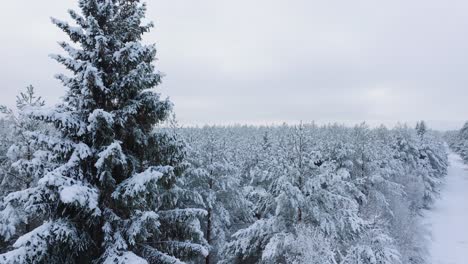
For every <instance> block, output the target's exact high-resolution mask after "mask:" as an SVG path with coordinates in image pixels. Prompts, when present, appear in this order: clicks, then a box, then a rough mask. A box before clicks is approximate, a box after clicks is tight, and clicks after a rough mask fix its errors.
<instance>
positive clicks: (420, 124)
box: [416, 121, 427, 137]
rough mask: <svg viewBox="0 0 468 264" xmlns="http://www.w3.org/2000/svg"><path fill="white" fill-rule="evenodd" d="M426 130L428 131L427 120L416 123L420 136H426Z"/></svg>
mask: <svg viewBox="0 0 468 264" xmlns="http://www.w3.org/2000/svg"><path fill="white" fill-rule="evenodd" d="M426 132H427V126H426V122H424V121H420V122H418V123H417V124H416V133H417V134H418V136H420V137H424V135H425V134H426Z"/></svg>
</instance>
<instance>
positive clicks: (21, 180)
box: [0, 86, 52, 241]
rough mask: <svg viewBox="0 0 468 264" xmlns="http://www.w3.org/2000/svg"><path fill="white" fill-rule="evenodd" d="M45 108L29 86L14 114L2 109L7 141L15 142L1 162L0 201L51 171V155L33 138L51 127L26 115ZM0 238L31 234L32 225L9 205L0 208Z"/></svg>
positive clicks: (22, 212)
mask: <svg viewBox="0 0 468 264" xmlns="http://www.w3.org/2000/svg"><path fill="white" fill-rule="evenodd" d="M43 106H44V100H42V98H41V97H36V95H35V92H34V88H33V87H32V86H29V87H27V88H26V92H21V93H20V95H19V96H17V100H16V112H17V113H16V114H15V112H14V111H13V110H11V109H8V108H7V107H3V111H2V112H3V113H4V114H6V115H7V118H8V120H10V123H11V130H12V131H11V134H10V138H9V141H11V142H14V143H11V145H10V146H9V147H8V151H7V152H6V158H5V161H4V162H3V163H2V167H1V169H2V171H3V177H2V178H1V181H0V198H1V199H3V198H4V197H3V196H4V195H3V194H6V193H10V192H15V191H21V190H24V189H28V188H31V187H33V186H36V184H37V181H38V180H39V179H40V178H41V177H42V176H43V175H44V174H45V173H46V172H47V171H49V169H50V168H51V166H52V165H51V160H52V157H51V153H50V152H48V151H43V150H41V142H40V141H39V140H38V138H37V137H36V135H37V134H38V133H44V135H47V134H49V133H51V132H52V130H51V129H50V127H48V126H46V125H45V124H43V123H42V122H40V121H37V120H34V119H31V118H30V117H29V116H27V115H26V114H25V113H26V112H27V111H28V110H29V109H31V108H40V107H43ZM0 209H1V210H0V237H1V238H3V240H6V241H8V240H10V239H12V238H13V237H15V235H16V233H17V232H18V230H17V229H19V230H21V231H23V232H24V231H26V232H28V231H31V230H30V228H31V223H30V221H27V219H26V217H25V215H24V214H25V212H24V211H23V210H20V209H19V208H14V207H12V206H8V205H6V206H0Z"/></svg>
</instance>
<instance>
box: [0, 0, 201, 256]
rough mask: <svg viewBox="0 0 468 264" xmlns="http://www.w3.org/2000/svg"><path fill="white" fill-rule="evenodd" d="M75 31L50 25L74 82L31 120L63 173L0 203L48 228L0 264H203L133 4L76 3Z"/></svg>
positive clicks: (179, 153)
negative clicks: (50, 127)
mask: <svg viewBox="0 0 468 264" xmlns="http://www.w3.org/2000/svg"><path fill="white" fill-rule="evenodd" d="M79 7H80V9H81V12H80V13H79V12H75V11H69V13H70V15H71V17H72V18H73V20H74V21H75V23H76V25H71V24H69V23H67V22H64V21H61V20H58V19H52V21H53V23H55V24H56V25H57V26H58V27H59V28H61V29H62V30H63V31H64V32H65V33H67V34H68V36H69V37H70V39H71V40H72V42H73V44H70V43H66V42H61V43H60V46H61V47H63V49H64V50H65V51H66V52H67V53H68V56H63V55H54V56H52V57H53V58H54V59H55V60H57V61H58V62H60V63H61V64H63V65H64V66H65V67H66V68H67V69H68V70H70V71H71V72H72V73H73V75H72V76H71V77H67V76H65V75H58V76H57V78H58V79H59V80H60V81H61V82H62V83H63V84H64V86H66V87H67V88H68V89H67V92H66V95H65V97H64V101H63V103H61V104H60V105H58V106H56V107H55V108H53V109H50V110H31V111H30V113H29V114H30V116H31V117H33V118H35V119H38V120H43V121H46V122H48V123H52V124H54V125H55V127H56V128H57V129H58V130H59V131H60V136H57V137H54V138H53V137H50V138H48V139H47V141H48V142H49V144H48V145H49V146H48V148H49V149H50V150H53V151H54V155H55V156H56V157H57V159H58V161H59V163H60V166H58V167H57V168H56V169H54V170H53V171H51V172H49V173H47V174H46V175H45V176H44V177H43V178H41V179H40V180H39V182H38V185H37V186H36V187H33V188H28V189H26V190H23V191H18V192H13V193H10V194H9V195H8V196H7V197H6V198H5V203H6V204H9V205H12V206H18V207H22V209H23V210H24V211H25V212H26V213H27V217H29V218H32V217H35V216H36V215H42V216H43V218H44V219H46V221H45V222H44V223H43V224H41V225H39V226H38V227H37V228H35V229H34V230H33V231H31V232H29V233H27V234H24V235H23V236H22V237H20V238H19V239H18V240H17V241H16V243H15V244H14V245H13V246H14V248H15V249H14V250H12V251H10V252H7V253H5V254H3V255H0V262H2V263H46V262H47V263H105V264H108V263H122V264H123V263H183V261H190V260H192V259H194V258H197V257H200V256H206V255H207V254H208V253H207V249H206V247H205V244H206V241H205V240H204V238H203V232H202V231H201V230H200V222H199V220H198V219H199V217H202V216H204V215H205V214H206V212H205V211H204V210H200V209H195V208H193V207H195V204H194V202H193V200H192V198H193V197H192V196H193V195H192V194H191V193H190V192H188V191H186V190H184V189H183V188H180V187H178V186H179V182H180V181H179V175H181V173H182V171H183V169H184V167H183V166H182V164H183V163H182V162H181V161H182V159H183V156H184V153H183V150H182V149H181V148H180V147H179V146H178V144H177V143H176V142H174V140H173V138H172V137H171V136H168V135H165V134H162V133H155V132H154V130H153V128H154V126H155V125H157V124H158V123H160V122H161V121H163V120H165V119H166V118H167V117H168V115H169V113H170V111H171V107H172V104H171V103H170V102H169V101H168V100H162V99H160V95H159V94H158V93H156V92H155V91H153V90H152V88H154V87H155V86H157V85H158V84H159V83H160V81H161V74H160V73H159V72H158V71H156V69H155V66H154V64H153V61H154V60H155V56H156V50H155V47H154V46H153V45H144V44H142V42H141V40H142V35H143V34H144V33H146V32H148V31H149V30H150V28H151V27H152V26H153V25H152V24H151V23H150V24H144V23H143V22H142V20H143V19H144V16H145V11H146V6H145V4H142V3H140V1H139V0H79Z"/></svg>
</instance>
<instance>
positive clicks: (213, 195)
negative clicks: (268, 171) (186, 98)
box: [186, 127, 251, 264]
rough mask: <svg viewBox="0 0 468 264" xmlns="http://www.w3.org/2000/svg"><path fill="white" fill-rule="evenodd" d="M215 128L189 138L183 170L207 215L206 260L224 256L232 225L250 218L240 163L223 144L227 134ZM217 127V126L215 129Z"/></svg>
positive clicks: (207, 128)
mask: <svg viewBox="0 0 468 264" xmlns="http://www.w3.org/2000/svg"><path fill="white" fill-rule="evenodd" d="M215 130H216V128H213V127H205V128H203V129H202V132H203V133H202V135H203V136H202V137H199V138H198V140H197V141H191V142H190V147H191V151H190V154H189V155H188V159H189V161H190V163H191V166H190V169H188V170H187V171H186V176H187V178H188V181H187V185H188V186H189V187H190V188H191V189H192V190H194V191H195V192H197V193H199V194H200V195H201V197H202V199H203V203H204V205H205V208H206V210H207V211H208V215H207V217H206V223H205V225H204V229H205V237H206V239H207V241H208V243H209V245H210V248H211V250H210V255H209V256H208V257H207V258H206V260H205V263H207V264H209V263H217V261H218V260H220V259H223V258H224V255H223V254H222V252H221V249H222V248H223V246H224V245H225V243H226V241H227V240H228V239H229V237H230V236H231V231H232V228H233V226H235V225H236V224H242V223H245V222H247V221H249V220H250V218H251V214H250V210H249V209H250V207H251V206H250V203H249V202H248V201H247V200H246V199H245V198H244V197H243V193H242V188H241V184H240V181H241V179H240V175H239V167H237V166H235V164H234V163H233V158H232V154H233V153H232V151H230V149H228V147H227V146H226V145H227V144H226V142H227V141H228V138H226V137H224V138H223V137H222V136H219V135H216V131H215ZM218 130H219V129H218Z"/></svg>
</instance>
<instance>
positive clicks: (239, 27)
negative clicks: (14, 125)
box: [0, 0, 468, 128]
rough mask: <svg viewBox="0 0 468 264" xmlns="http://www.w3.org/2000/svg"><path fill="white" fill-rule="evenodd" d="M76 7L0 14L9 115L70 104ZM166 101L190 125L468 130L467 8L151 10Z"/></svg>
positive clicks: (271, 0)
mask: <svg viewBox="0 0 468 264" xmlns="http://www.w3.org/2000/svg"><path fill="white" fill-rule="evenodd" d="M76 2H77V1H75V0H41V1H33V0H28V1H26V0H16V1H7V2H5V3H3V5H2V8H1V10H0V32H1V34H0V58H1V60H2V63H0V90H1V93H0V104H9V105H12V102H13V101H14V97H15V95H16V94H17V93H18V91H19V90H20V89H22V88H23V87H25V86H26V85H28V84H30V83H31V84H34V85H35V86H36V88H37V90H38V91H39V92H40V93H41V94H42V95H44V97H45V98H46V99H47V101H48V102H49V103H50V104H53V103H56V102H57V101H58V100H59V98H60V96H61V95H62V94H63V93H64V90H63V88H62V87H61V86H60V84H59V83H58V81H56V80H54V79H53V75H54V74H55V73H57V72H59V71H61V70H62V68H61V66H60V65H57V64H56V63H55V62H54V61H52V60H51V59H49V58H48V54H50V53H54V52H59V51H60V50H59V49H58V47H57V45H56V41H59V40H65V39H66V36H65V35H64V34H62V32H60V31H59V30H58V29H56V28H55V27H54V26H53V25H52V24H51V23H50V22H49V17H50V16H54V17H58V18H62V19H64V18H67V14H66V10H67V9H69V8H75V6H76ZM148 2H149V3H148V5H149V12H148V17H149V18H150V19H151V20H153V21H155V22H156V25H157V28H156V29H155V30H154V31H153V32H151V33H150V34H149V35H148V36H147V40H148V41H151V42H156V43H157V47H158V51H159V55H158V57H159V62H158V67H159V69H160V70H161V71H163V72H164V73H166V75H167V76H166V77H165V79H164V84H163V85H161V87H160V88H161V92H162V93H163V94H164V95H166V96H169V97H170V98H171V99H172V100H173V101H174V103H175V104H176V112H177V116H178V118H179V119H180V120H181V121H182V123H190V124H193V123H196V124H201V123H235V122H241V123H244V122H248V123H271V122H281V121H295V120H305V121H311V120H316V121H339V122H345V121H349V122H360V121H364V120H367V121H370V123H373V122H384V123H387V124H392V123H394V122H396V121H397V120H401V121H410V122H411V121H414V120H418V119H425V120H432V121H431V124H432V125H433V126H435V127H436V128H457V127H458V126H461V124H462V122H463V121H464V120H465V119H468V107H467V101H468V88H467V87H466V86H467V84H468V74H467V70H468V52H467V50H468V16H467V15H466V11H467V10H468V2H467V1H466V0H445V1H440V0H412V1H407V0H380V1H375V0H354V1H338V0H329V1H318V0H256V1H252V0H236V1H233V0H197V1H194V0H149V1H148Z"/></svg>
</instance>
